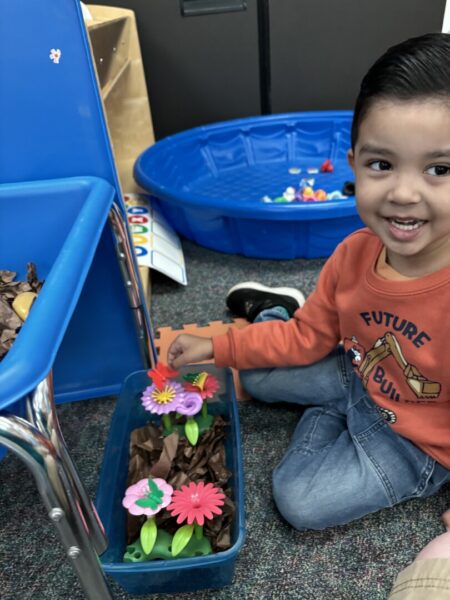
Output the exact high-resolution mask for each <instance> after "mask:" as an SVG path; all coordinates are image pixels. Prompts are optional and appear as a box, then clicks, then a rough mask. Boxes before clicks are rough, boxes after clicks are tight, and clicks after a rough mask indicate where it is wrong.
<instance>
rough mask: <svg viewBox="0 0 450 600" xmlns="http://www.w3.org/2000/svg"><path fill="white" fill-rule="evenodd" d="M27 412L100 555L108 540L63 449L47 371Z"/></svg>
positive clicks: (70, 458)
mask: <svg viewBox="0 0 450 600" xmlns="http://www.w3.org/2000/svg"><path fill="white" fill-rule="evenodd" d="M27 413H28V420H29V421H30V423H32V424H33V425H34V426H35V427H36V429H37V430H38V431H39V432H40V433H41V434H42V435H44V436H45V437H46V438H48V439H49V440H50V441H51V443H52V444H53V447H54V448H55V450H56V453H57V456H58V457H59V459H60V460H61V463H62V465H63V467H64V468H65V472H66V474H67V477H68V478H69V479H70V481H71V484H72V485H71V489H70V490H67V491H68V493H70V494H73V493H75V495H76V503H77V506H79V508H80V510H81V511H82V513H83V516H84V520H85V522H86V526H87V528H88V531H89V535H90V537H91V540H92V543H93V544H94V548H95V550H96V552H97V553H98V554H103V552H104V551H105V550H106V548H107V547H108V540H107V538H106V535H105V530H104V528H103V525H102V523H101V521H100V518H99V516H98V514H97V511H96V509H95V506H94V504H93V502H92V501H91V499H90V498H89V495H88V494H87V492H86V490H85V488H84V485H83V484H82V482H81V480H80V477H79V475H78V471H77V468H76V466H75V465H74V463H73V460H72V457H71V456H70V454H69V452H68V450H67V446H66V443H65V441H64V437H63V434H62V432H61V428H60V426H59V421H58V416H57V413H56V408H55V402H54V397H53V377H52V372H51V371H50V373H49V375H48V376H47V378H46V379H44V381H42V382H41V383H40V384H39V385H38V386H37V387H36V389H35V390H34V391H33V392H32V393H31V394H30V395H29V397H28V398H27Z"/></svg>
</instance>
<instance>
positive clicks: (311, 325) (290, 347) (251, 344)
mask: <svg viewBox="0 0 450 600" xmlns="http://www.w3.org/2000/svg"><path fill="white" fill-rule="evenodd" d="M337 262H338V261H337V259H336V252H335V254H333V255H332V256H331V257H330V258H329V259H328V261H327V262H326V263H325V265H324V267H323V269H322V271H321V273H320V276H319V279H318V282H317V287H316V289H315V291H314V292H313V293H312V294H311V295H310V296H309V297H308V299H307V300H306V302H305V304H304V306H303V307H302V308H299V309H298V310H297V311H296V312H295V314H294V316H293V318H292V319H289V320H288V321H266V322H263V323H253V324H252V325H250V326H248V327H244V328H243V329H236V328H234V327H230V329H229V330H228V332H227V333H226V334H225V335H219V336H214V337H213V347H214V361H215V364H216V365H217V366H219V367H234V368H236V369H254V368H264V367H287V366H295V365H307V364H311V363H314V362H316V361H318V360H320V359H321V358H323V357H324V356H326V355H327V354H329V353H330V352H331V351H332V350H333V348H335V347H336V345H337V344H338V342H339V341H340V332H339V317H338V313H337V310H336V303H335V291H336V285H337V280H338V272H339V270H338V265H337V264H336V263H337Z"/></svg>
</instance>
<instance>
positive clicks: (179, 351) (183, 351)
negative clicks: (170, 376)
mask: <svg viewBox="0 0 450 600" xmlns="http://www.w3.org/2000/svg"><path fill="white" fill-rule="evenodd" d="M211 358H213V344H212V340H211V338H205V337H200V336H198V335H191V334H188V333H182V334H181V335H179V336H177V337H176V338H175V340H174V341H173V342H172V344H171V345H170V348H169V350H168V352H167V363H168V365H169V367H170V368H171V369H179V368H180V367H182V366H183V365H188V364H193V363H197V362H203V361H205V360H210V359H211Z"/></svg>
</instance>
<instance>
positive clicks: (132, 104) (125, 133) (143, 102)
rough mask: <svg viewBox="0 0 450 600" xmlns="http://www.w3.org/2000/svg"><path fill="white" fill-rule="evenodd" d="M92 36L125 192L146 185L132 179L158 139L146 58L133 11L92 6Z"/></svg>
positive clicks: (118, 167)
mask: <svg viewBox="0 0 450 600" xmlns="http://www.w3.org/2000/svg"><path fill="white" fill-rule="evenodd" d="M88 11H89V12H90V14H91V16H92V19H86V20H85V24H86V27H87V31H88V34H89V39H90V43H91V48H92V56H93V59H94V63H95V67H96V71H97V79H98V84H99V88H100V91H101V96H102V99H103V104H104V108H105V114H106V121H107V124H108V129H109V134H110V139H111V144H112V147H113V151H114V158H115V163H116V167H117V172H118V175H119V179H120V184H121V187H122V191H123V192H124V193H127V192H128V193H131V192H139V191H141V189H140V188H139V186H138V185H137V184H136V182H135V181H134V179H133V165H134V162H135V160H136V158H137V157H138V156H139V154H140V153H141V152H142V151H143V150H145V148H147V147H148V146H150V145H151V144H153V143H154V141H155V137H154V133H153V125H152V118H151V113H150V107H149V101H148V95H147V88H146V83H145V77H144V70H143V65H142V56H141V50H140V45H139V39H138V34H137V28H136V19H135V15H134V12H133V11H132V10H128V9H124V8H115V7H111V6H97V5H89V6H88Z"/></svg>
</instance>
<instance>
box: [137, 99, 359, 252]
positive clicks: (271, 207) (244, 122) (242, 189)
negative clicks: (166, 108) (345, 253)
mask: <svg viewBox="0 0 450 600" xmlns="http://www.w3.org/2000/svg"><path fill="white" fill-rule="evenodd" d="M352 116H353V115H352V112H351V111H323V112H309V113H291V114H283V115H273V116H263V117H253V118H249V119H239V120H234V121H227V122H223V123H217V124H214V125H209V126H205V127H198V128H195V129H191V130H188V131H184V132H182V133H179V134H176V135H173V136H169V137H167V138H165V139H164V140H161V141H159V142H157V143H156V144H154V145H153V146H151V147H150V148H148V149H147V150H146V151H145V152H144V153H143V154H141V156H140V157H139V158H138V160H137V162H136V165H135V177H136V179H137V181H138V182H139V184H140V185H142V186H143V187H144V188H146V189H147V190H149V191H150V192H151V193H153V194H154V195H155V196H156V197H157V198H158V199H159V200H160V203H159V204H160V207H161V210H162V212H163V213H164V214H165V216H166V217H167V219H168V220H169V221H170V222H171V224H172V225H173V226H174V228H175V229H176V230H177V231H178V232H179V233H181V234H182V235H184V236H185V237H187V238H188V239H190V240H192V241H194V242H197V243H198V244H200V245H202V246H206V247H208V248H212V249H214V250H219V251H222V252H228V253H237V254H244V255H245V256H252V257H261V258H280V259H283V258H296V257H305V258H314V257H321V256H329V255H330V254H331V253H332V252H333V250H334V248H335V247H336V245H337V244H338V243H339V242H340V241H341V240H342V239H343V238H344V237H345V236H346V235H348V234H349V233H351V232H352V231H354V230H356V229H358V228H359V227H362V226H363V224H362V222H361V220H360V218H359V216H358V214H357V211H356V206H355V200H354V198H353V197H349V198H347V199H342V200H332V201H330V200H328V201H325V202H308V203H302V202H293V203H286V204H281V203H269V204H266V203H264V202H262V201H261V198H262V197H263V196H265V195H268V196H270V197H271V198H275V197H278V196H281V195H282V193H283V192H284V190H285V189H286V187H288V186H294V187H295V188H298V186H299V182H300V179H301V178H311V177H313V178H314V179H315V185H314V188H315V189H319V188H323V189H325V191H327V192H331V191H334V190H341V189H342V186H343V184H344V182H345V181H352V180H353V173H352V171H351V169H350V167H349V165H348V163H347V151H348V150H349V148H350V130H351V122H352ZM327 159H330V160H331V161H332V164H333V167H334V172H333V173H332V174H330V173H318V174H314V175H313V174H308V173H307V169H308V168H319V167H320V166H321V164H322V163H323V162H324V161H325V160H327ZM293 167H296V168H298V169H301V173H300V174H291V173H290V172H289V170H290V169H292V168H293Z"/></svg>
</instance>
